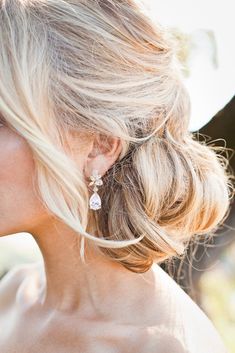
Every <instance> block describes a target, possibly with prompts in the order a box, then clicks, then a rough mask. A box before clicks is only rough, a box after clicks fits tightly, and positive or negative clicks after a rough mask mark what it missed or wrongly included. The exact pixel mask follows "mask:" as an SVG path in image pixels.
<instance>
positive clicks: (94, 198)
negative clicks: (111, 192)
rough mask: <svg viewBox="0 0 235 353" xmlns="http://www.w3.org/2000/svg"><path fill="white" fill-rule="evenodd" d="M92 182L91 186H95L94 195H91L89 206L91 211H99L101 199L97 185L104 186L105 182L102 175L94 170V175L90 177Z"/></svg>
mask: <svg viewBox="0 0 235 353" xmlns="http://www.w3.org/2000/svg"><path fill="white" fill-rule="evenodd" d="M90 180H91V182H90V183H89V186H90V185H94V187H93V191H94V193H93V194H92V195H91V197H90V200H89V206H90V209H92V210H98V209H100V208H101V198H100V196H99V195H98V193H97V191H98V187H97V185H103V181H102V179H101V175H99V174H98V170H96V169H94V170H93V171H92V175H91V176H90Z"/></svg>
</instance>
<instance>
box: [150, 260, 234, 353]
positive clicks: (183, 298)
mask: <svg viewBox="0 0 235 353" xmlns="http://www.w3.org/2000/svg"><path fill="white" fill-rule="evenodd" d="M153 271H154V273H155V281H156V287H158V289H159V291H158V294H156V297H155V303H154V304H153V305H152V308H151V310H152V311H154V312H155V315H156V324H155V325H154V326H152V327H149V333H150V336H149V337H150V340H149V342H150V344H152V346H153V349H152V350H149V352H154V348H155V349H157V350H156V351H157V352H159V353H161V352H162V353H163V352H166V353H167V352H171V353H178V352H182V353H186V352H187V353H227V350H226V348H225V346H224V344H223V342H222V339H221V337H220V335H219V333H218V332H217V330H216V329H215V327H214V325H213V324H212V322H211V321H210V320H209V318H208V317H207V316H206V315H205V313H204V312H203V311H202V310H201V309H200V308H199V306H198V305H197V304H195V302H194V301H193V300H192V299H191V298H190V297H189V296H188V295H187V294H186V293H185V292H184V291H183V290H182V289H181V288H180V286H179V285H178V284H177V283H176V282H175V281H174V280H173V279H172V278H171V277H170V276H169V275H168V274H167V273H166V272H164V271H163V270H162V269H161V268H160V267H159V266H154V268H153ZM157 316H158V317H157ZM154 345H155V347H154ZM159 346H160V347H162V348H157V347H159ZM164 347H165V348H164ZM164 349H165V350H164Z"/></svg>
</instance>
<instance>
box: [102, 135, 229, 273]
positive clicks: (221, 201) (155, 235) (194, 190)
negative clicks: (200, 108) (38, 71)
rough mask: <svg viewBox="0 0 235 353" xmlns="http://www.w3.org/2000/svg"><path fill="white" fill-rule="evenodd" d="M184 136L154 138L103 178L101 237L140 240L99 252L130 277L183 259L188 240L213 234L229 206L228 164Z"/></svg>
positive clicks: (190, 137)
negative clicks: (178, 139)
mask: <svg viewBox="0 0 235 353" xmlns="http://www.w3.org/2000/svg"><path fill="white" fill-rule="evenodd" d="M194 138H195V136H194V135H193V134H192V133H190V132H188V134H187V135H185V136H184V140H183V141H181V143H179V142H175V143H174V142H173V139H172V138H169V132H168V130H167V128H166V129H165V134H164V136H163V137H158V136H152V137H151V138H149V140H147V141H145V142H144V143H142V144H140V145H137V146H135V148H133V149H132V151H131V152H129V154H127V155H126V158H123V159H122V160H121V161H119V163H116V164H115V165H114V166H113V168H112V169H111V170H110V171H109V173H108V174H107V175H106V177H105V182H104V185H105V188H104V189H103V191H102V196H101V197H102V199H103V206H102V211H100V213H99V214H97V219H96V220H97V222H98V224H99V227H98V228H99V230H100V234H103V233H104V232H106V234H107V225H108V232H109V234H110V237H111V239H126V237H129V236H130V237H131V236H132V235H134V236H135V237H139V236H140V235H142V234H144V235H145V236H144V238H143V239H142V240H141V241H140V242H139V243H138V244H134V245H130V246H128V247H125V248H122V249H105V248H102V252H103V253H105V254H107V255H108V256H110V257H111V258H114V259H118V261H120V262H121V263H122V264H123V265H124V266H125V267H127V268H128V269H129V270H131V271H133V272H145V271H147V270H148V269H149V268H150V266H151V265H152V263H153V262H161V261H163V260H166V259H168V258H170V257H172V256H178V255H182V254H183V253H184V250H185V246H186V244H187V243H188V241H189V240H190V239H191V237H192V236H195V235H199V234H200V235H202V234H206V233H209V232H210V233H211V232H213V231H215V230H216V228H217V227H218V226H219V224H220V223H221V222H222V221H223V220H224V218H225V216H226V212H227V209H228V203H229V195H230V190H229V185H230V184H229V176H228V175H227V174H226V172H225V167H226V165H227V164H226V159H225V157H222V156H221V155H217V154H216V153H215V151H214V150H213V147H209V146H206V145H203V144H202V143H200V142H199V141H196V140H195V139H194Z"/></svg>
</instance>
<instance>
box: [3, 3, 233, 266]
mask: <svg viewBox="0 0 235 353" xmlns="http://www.w3.org/2000/svg"><path fill="white" fill-rule="evenodd" d="M180 69H181V66H180V63H179V62H178V61H177V59H176V45H175V42H174V40H173V38H172V36H171V35H170V33H169V31H167V30H166V29H164V28H163V27H162V26H161V25H160V24H157V23H155V22H153V21H152V20H151V19H150V17H148V15H147V12H145V11H144V8H143V7H141V6H140V2H137V1H136V2H135V1H133V0H122V1H117V0H94V1H85V0H79V1H78V0H77V1H75V0H0V112H1V113H2V115H3V116H4V118H5V119H6V121H7V123H8V124H9V125H10V126H11V128H13V129H15V130H16V131H17V132H18V133H19V134H21V135H22V136H23V137H24V138H25V139H26V140H27V142H28V144H29V146H30V148H31V149H32V153H33V156H34V158H35V165H36V171H37V181H38V183H37V186H38V190H39V192H40V196H41V199H42V202H43V203H44V204H45V206H46V207H47V209H48V210H49V211H51V212H52V214H54V215H55V216H56V217H58V218H60V219H61V220H63V221H64V222H65V223H66V224H68V226H70V227H71V228H72V229H74V230H75V231H76V232H77V233H79V235H80V236H81V237H82V238H81V239H83V240H84V239H85V238H86V239H89V240H92V241H94V242H95V244H96V245H97V247H98V249H100V250H101V253H103V254H104V255H106V256H108V257H109V258H111V259H113V260H114V261H118V262H119V263H121V264H122V265H123V266H125V267H126V268H127V269H129V270H130V271H133V272H145V271H147V270H148V269H149V268H150V267H151V265H152V264H153V262H154V261H156V262H161V261H163V260H165V259H168V258H170V257H172V256H175V255H179V254H183V252H184V249H185V246H186V244H187V241H188V240H189V239H190V238H191V237H192V236H193V235H198V234H200V235H201V234H206V233H208V232H211V231H213V230H215V229H216V228H217V227H218V226H219V224H220V223H221V222H222V221H223V220H224V219H225V217H226V215H227V214H228V208H229V199H230V186H231V184H230V180H229V175H228V173H227V172H226V167H227V160H226V159H225V157H222V155H220V154H217V153H216V151H215V150H214V149H213V147H212V146H209V145H206V144H204V143H203V142H199V141H197V140H195V136H194V135H193V134H192V133H191V132H189V131H188V124H189V118H190V100H189V96H188V92H187V91H186V89H185V87H184V85H183V83H182V77H181V71H180ZM71 129H72V130H74V131H77V132H79V133H80V132H84V133H87V134H88V135H89V134H90V135H92V134H97V136H98V135H101V136H104V137H109V136H116V137H118V138H120V140H121V143H122V147H123V148H122V152H121V154H120V156H119V157H118V159H117V161H116V162H115V163H114V164H113V166H112V167H111V168H110V169H109V170H108V171H107V173H106V174H105V175H104V176H103V182H104V185H103V187H102V188H100V189H99V191H100V192H99V193H100V196H101V199H102V208H101V209H100V210H99V211H96V212H94V211H91V210H89V209H88V203H89V202H88V200H89V197H90V195H89V190H88V187H87V183H86V181H85V179H84V175H83V174H82V172H81V171H79V170H78V167H77V166H76V164H75V162H74V161H73V160H72V158H71V156H69V155H68V153H67V152H66V150H65V136H66V131H68V130H71ZM104 141H105V139H104ZM91 224H93V226H92V227H91ZM89 227H90V229H89ZM91 230H92V231H93V230H94V231H93V234H91V233H90V231H91ZM83 246H84V243H83ZM83 251H84V249H82V250H81V256H82V258H83V260H84V253H83Z"/></svg>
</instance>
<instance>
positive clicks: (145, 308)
mask: <svg viewBox="0 0 235 353" xmlns="http://www.w3.org/2000/svg"><path fill="white" fill-rule="evenodd" d="M69 141H70V147H71V151H73V158H75V160H76V162H77V163H78V165H79V167H80V168H81V170H82V171H83V172H84V173H85V176H86V177H89V175H90V174H91V171H92V170H93V169H94V168H95V169H98V170H99V172H100V173H101V175H103V174H104V173H105V172H106V171H107V170H108V168H109V167H110V166H111V165H112V164H113V163H114V162H115V160H116V159H117V157H118V155H119V153H120V151H121V146H120V144H119V141H118V140H117V139H115V138H113V139H111V140H110V149H107V148H106V149H102V146H100V148H99V149H97V145H96V144H95V142H94V140H92V139H85V138H84V137H81V138H78V136H74V135H73V134H71V136H70V139H69ZM0 151H1V153H0V181H1V182H0V214H1V217H0V235H1V236H6V235H8V234H12V233H19V232H29V233H30V234H31V235H32V236H33V237H34V239H35V241H36V242H37V244H38V246H39V248H40V250H41V252H42V256H43V261H42V262H38V263H35V264H23V265H20V266H16V267H15V268H13V269H12V270H11V271H9V272H8V273H7V275H6V276H4V278H3V279H2V281H1V284H0V328H1V335H0V350H1V352H3V353H16V352H17V353H18V352H20V353H40V352H43V353H68V352H69V353H75V352H76V353H88V352H89V353H101V352H102V353H106V352H108V353H121V352H122V353H131V352H135V353H136V352H141V353H156V352H157V353H182V352H190V353H205V352H206V353H225V352H226V349H225V348H224V346H223V343H222V342H221V339H220V337H219V336H218V334H217V332H216V331H215V329H214V327H213V326H212V324H211V323H210V321H209V320H208V319H207V317H206V316H205V315H204V314H203V313H202V311H201V310H200V309H199V308H198V307H197V306H196V305H195V304H194V303H193V302H192V300H191V299H190V298H189V297H188V296H187V295H186V294H185V293H184V292H183V290H181V289H180V287H179V286H178V285H177V284H176V283H175V282H174V281H173V280H172V279H171V278H170V277H169V276H168V275H167V274H166V273H165V272H164V271H163V270H162V269H161V268H160V267H159V266H158V265H156V264H155V265H153V266H152V268H151V269H150V270H149V271H147V272H145V273H144V274H136V273H132V272H130V271H128V270H127V269H125V268H124V267H122V266H121V265H120V264H116V263H113V262H112V261H111V260H109V259H105V258H104V257H102V256H101V255H100V254H99V253H98V252H97V251H96V250H95V248H94V247H93V246H92V244H91V243H89V244H90V247H89V249H88V251H87V253H86V261H87V264H86V265H84V264H83V263H82V262H81V260H80V258H79V250H78V237H77V235H76V234H75V233H74V232H73V231H72V230H71V229H69V228H68V227H67V226H66V225H65V224H63V223H61V222H59V220H55V218H53V216H52V215H51V214H49V213H47V211H46V210H45V209H44V208H43V207H42V205H41V204H40V201H39V199H38V198H37V197H36V195H35V191H34V188H33V176H34V161H33V158H32V154H31V151H30V149H29V146H28V145H27V143H26V141H25V140H24V138H22V137H21V136H19V135H18V134H17V133H16V132H15V131H13V130H11V129H10V128H9V127H7V126H0ZM78 151H79V152H78Z"/></svg>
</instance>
